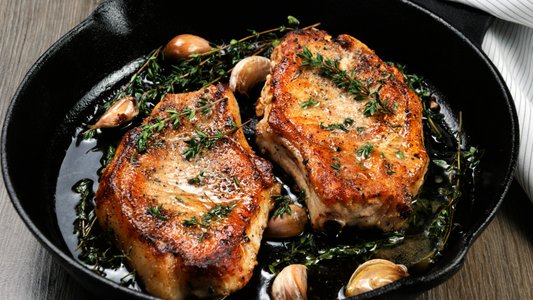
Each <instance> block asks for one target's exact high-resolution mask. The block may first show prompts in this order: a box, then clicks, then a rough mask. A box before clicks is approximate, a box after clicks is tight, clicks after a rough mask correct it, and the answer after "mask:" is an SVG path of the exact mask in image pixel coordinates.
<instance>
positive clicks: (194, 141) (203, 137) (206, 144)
mask: <svg viewBox="0 0 533 300" xmlns="http://www.w3.org/2000/svg"><path fill="white" fill-rule="evenodd" d="M250 121H251V120H249V121H247V122H245V123H243V124H242V125H241V126H237V125H236V124H235V122H232V126H231V129H230V130H229V131H227V132H225V133H223V132H222V131H220V129H217V133H215V134H213V135H207V134H206V133H205V132H203V131H201V130H198V129H195V131H196V133H197V134H198V137H191V138H190V139H188V140H185V141H184V142H185V143H186V144H188V145H189V148H188V149H187V150H185V151H184V152H183V155H185V159H187V160H192V159H193V158H196V157H197V156H198V155H200V153H202V152H203V151H204V150H208V149H211V147H213V145H214V144H216V143H217V142H218V141H219V140H221V139H223V138H224V137H225V136H228V135H231V134H234V133H235V132H237V130H239V128H241V127H243V126H244V125H246V124H247V123H248V122H250Z"/></svg>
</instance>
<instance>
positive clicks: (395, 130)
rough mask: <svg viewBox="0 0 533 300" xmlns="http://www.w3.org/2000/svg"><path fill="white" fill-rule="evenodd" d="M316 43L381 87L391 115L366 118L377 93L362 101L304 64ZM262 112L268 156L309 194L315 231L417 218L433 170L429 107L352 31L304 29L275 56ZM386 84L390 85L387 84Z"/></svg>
mask: <svg viewBox="0 0 533 300" xmlns="http://www.w3.org/2000/svg"><path fill="white" fill-rule="evenodd" d="M304 45H305V46H306V47H307V48H308V49H309V50H310V51H311V53H312V54H313V57H316V53H320V54H321V55H322V56H323V57H324V61H325V60H326V58H329V59H330V60H331V61H338V63H339V66H338V68H339V69H340V70H345V71H346V72H347V73H348V74H350V75H352V71H353V76H354V79H356V80H359V81H360V82H361V83H362V84H363V85H364V86H368V87H369V90H370V91H377V90H379V96H380V99H381V100H382V102H383V103H387V106H386V109H385V108H381V110H382V111H392V112H393V113H383V112H380V111H376V112H375V113H374V114H373V115H371V114H368V115H365V114H364V110H365V106H366V103H367V102H368V101H370V100H372V99H375V96H370V97H367V98H366V99H359V100H356V99H355V98H356V96H355V94H352V93H350V92H349V91H348V88H347V87H346V86H343V87H339V86H338V85H336V84H335V83H334V82H333V80H332V79H330V78H328V77H327V76H322V75H320V74H319V73H320V67H318V66H315V67H313V66H302V64H303V58H301V57H299V56H298V55H297V54H301V53H303V52H304V47H303V46H304ZM271 64H272V70H271V74H270V75H269V76H268V77H267V82H266V83H265V86H264V88H263V91H262V94H261V98H260V99H259V101H258V105H257V107H256V112H257V114H258V115H263V114H264V117H263V119H262V120H261V121H260V122H259V123H258V125H257V126H256V133H257V143H258V145H259V148H260V149H261V151H262V152H263V153H264V154H266V155H267V156H268V157H270V158H271V159H272V160H273V161H275V162H277V163H278V164H279V165H280V166H282V167H283V168H284V169H285V170H286V171H287V172H288V173H289V174H290V175H292V177H294V179H295V180H296V183H297V184H298V185H299V187H300V188H301V189H303V190H305V191H306V193H307V196H308V200H307V207H308V209H309V213H310V216H311V223H312V226H313V228H315V229H317V230H324V231H330V230H332V231H333V230H334V231H338V230H340V229H342V228H343V227H344V226H359V227H363V228H369V227H376V228H380V229H382V230H384V231H389V230H393V229H399V228H400V227H401V226H402V224H404V222H405V221H406V220H407V218H408V217H409V216H410V215H411V214H412V206H411V200H412V199H413V196H415V195H416V194H417V193H418V190H419V188H420V186H421V184H422V182H423V179H424V174H425V173H426V170H427V164H428V156H427V154H426V150H425V148H424V139H423V134H422V102H421V100H420V99H419V97H417V95H416V94H415V93H413V92H412V91H411V90H410V89H409V88H408V87H407V86H406V85H405V84H404V82H405V79H404V77H403V76H402V74H401V73H400V72H399V71H398V70H397V68H395V67H394V66H391V65H388V64H386V63H384V62H383V61H382V60H381V59H380V58H379V57H377V56H376V54H375V53H374V51H372V50H370V49H369V48H368V47H367V46H366V45H364V44H363V43H361V42H360V41H358V40H356V39H355V38H353V37H351V36H348V35H340V36H339V37H337V38H332V37H331V36H330V35H328V34H327V33H326V32H324V31H318V30H297V31H293V32H291V33H289V34H287V36H286V37H285V38H284V39H283V41H282V42H281V44H280V45H278V46H277V47H276V48H275V49H274V51H273V53H272V55H271ZM380 86H381V88H380Z"/></svg>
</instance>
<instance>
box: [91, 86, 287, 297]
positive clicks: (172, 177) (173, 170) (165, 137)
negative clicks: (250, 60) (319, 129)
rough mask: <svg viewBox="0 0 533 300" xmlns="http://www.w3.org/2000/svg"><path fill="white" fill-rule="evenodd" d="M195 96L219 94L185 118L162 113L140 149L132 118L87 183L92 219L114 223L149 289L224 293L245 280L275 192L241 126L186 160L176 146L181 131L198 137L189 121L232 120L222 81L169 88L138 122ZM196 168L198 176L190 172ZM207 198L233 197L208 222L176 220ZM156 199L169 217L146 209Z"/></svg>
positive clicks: (183, 136)
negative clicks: (92, 190) (223, 213)
mask: <svg viewBox="0 0 533 300" xmlns="http://www.w3.org/2000/svg"><path fill="white" fill-rule="evenodd" d="M200 97H202V98H204V99H205V98H207V99H209V101H210V102H215V101H218V100H220V99H224V100H222V101H220V102H218V103H217V104H215V105H214V107H212V109H211V111H210V112H209V113H208V114H206V115H202V114H201V112H199V111H198V112H197V113H196V116H195V117H194V118H193V119H192V120H189V119H188V118H187V117H185V116H183V117H181V120H180V124H179V126H177V128H174V127H173V125H172V124H171V123H172V122H168V123H169V124H166V126H165V128H164V129H163V130H161V131H155V132H154V135H153V136H152V137H151V138H150V139H149V141H148V144H149V148H148V151H147V152H145V153H142V154H138V153H137V149H138V148H137V145H136V141H137V138H138V136H139V134H141V132H142V130H141V128H134V129H132V130H131V131H129V132H128V133H127V134H126V135H125V136H124V138H123V139H122V141H121V143H120V145H119V147H118V148H117V151H116V155H115V157H114V159H113V160H112V162H111V163H110V165H109V166H108V167H107V168H106V169H105V171H104V173H103V175H102V178H101V181H100V186H99V188H98V191H97V193H96V205H97V207H96V214H97V216H98V221H99V223H100V225H101V226H102V227H103V228H104V229H105V230H108V229H109V228H112V229H113V230H114V234H115V241H116V245H117V246H118V248H119V249H122V250H124V251H125V252H127V251H128V250H129V249H130V247H131V254H130V256H129V258H130V259H131V267H132V268H134V269H136V270H137V273H138V278H139V279H140V281H141V282H142V284H143V285H144V286H145V288H146V290H147V291H148V292H149V293H151V294H152V295H154V296H157V297H161V298H165V299H184V298H186V297H189V296H191V295H195V296H197V297H199V298H206V297H217V296H223V295H228V294H230V293H232V292H234V291H236V290H238V289H240V288H242V287H243V286H244V285H246V283H247V282H248V280H249V279H250V277H251V276H252V273H253V268H254V266H255V265H256V264H257V261H256V255H257V252H258V250H259V244H260V241H261V237H262V234H263V230H264V228H265V227H266V224H267V217H268V212H269V208H270V206H271V203H270V198H271V194H272V193H276V194H277V193H279V186H278V184H277V183H275V182H274V177H273V174H272V166H271V164H270V163H269V162H267V161H265V160H263V159H261V158H259V157H257V156H255V155H254V154H253V151H252V150H251V148H250V146H249V145H248V143H247V142H246V140H245V137H244V135H243V133H242V130H238V131H237V132H236V133H235V134H233V135H228V136H227V137H225V138H222V139H221V140H219V141H218V142H216V143H215V144H214V145H213V147H212V148H211V149H208V150H204V151H203V152H202V153H201V154H200V155H199V156H198V157H197V158H193V159H191V161H188V160H186V159H185V157H184V155H183V152H185V151H186V150H187V149H188V147H189V146H188V145H187V144H186V143H185V142H184V141H185V140H188V139H189V138H191V137H198V134H197V133H196V132H195V129H198V130H201V131H203V132H205V133H206V134H207V135H212V134H216V132H217V130H218V129H219V130H221V131H222V132H228V131H230V130H231V128H232V122H235V123H236V124H237V125H240V117H239V110H238V106H237V103H236V100H235V98H234V97H233V94H232V93H231V91H230V90H229V88H228V87H227V86H225V85H218V86H210V87H209V88H207V89H205V90H204V91H199V92H193V93H187V94H177V95H168V96H167V97H166V98H165V99H164V100H163V101H161V102H160V103H159V104H158V105H157V106H156V107H155V108H154V110H153V112H152V115H151V116H150V117H149V118H146V119H145V121H144V123H143V124H153V123H154V119H155V118H156V117H159V118H160V119H165V118H167V117H169V113H168V112H167V111H168V110H175V111H177V112H181V111H183V110H184V109H195V108H198V107H199V106H200V104H199V103H198V102H199V101H202V100H201V99H200ZM132 156H133V157H134V158H133V159H132ZM201 172H204V173H203V175H204V176H200V177H199V178H200V179H201V181H200V183H190V182H189V179H191V178H194V177H195V176H197V175H199V174H200V173H201ZM236 180H238V183H237V181H236ZM237 203H238V204H237ZM216 204H220V205H223V206H227V205H231V204H236V206H235V207H233V209H232V210H231V212H230V213H229V215H228V216H227V217H226V218H222V219H220V220H218V221H216V222H214V223H211V224H210V225H209V226H201V225H189V226H187V225H185V224H184V222H186V220H193V218H194V217H196V218H197V220H199V221H202V217H203V216H204V215H205V214H206V213H207V212H209V211H211V210H212V209H213V208H214V207H215V205H216ZM161 205H162V208H161V210H160V212H159V216H161V217H162V218H165V219H168V220H164V219H162V218H159V217H157V216H154V215H153V214H151V213H150V212H149V209H150V208H153V209H157V208H158V207H159V206H161Z"/></svg>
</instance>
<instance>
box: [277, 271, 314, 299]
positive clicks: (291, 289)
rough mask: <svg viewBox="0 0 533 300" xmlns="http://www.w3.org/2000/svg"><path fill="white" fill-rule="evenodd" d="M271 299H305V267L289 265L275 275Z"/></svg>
mask: <svg viewBox="0 0 533 300" xmlns="http://www.w3.org/2000/svg"><path fill="white" fill-rule="evenodd" d="M272 299H273V300H307V268H306V267H305V266H304V265H289V266H287V267H285V268H283V270H282V271H281V272H280V273H279V274H278V276H276V279H274V283H273V284H272Z"/></svg>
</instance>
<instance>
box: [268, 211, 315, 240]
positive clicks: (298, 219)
mask: <svg viewBox="0 0 533 300" xmlns="http://www.w3.org/2000/svg"><path fill="white" fill-rule="evenodd" d="M289 206H290V208H291V214H290V215H289V214H283V216H277V217H272V218H270V220H269V221H268V225H267V228H266V230H265V236H266V237H271V238H288V237H293V236H297V235H299V234H300V233H302V232H303V231H304V230H305V227H306V226H307V223H308V222H309V219H308V217H307V212H306V211H305V209H304V208H301V207H300V206H298V205H295V204H290V205H289Z"/></svg>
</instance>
